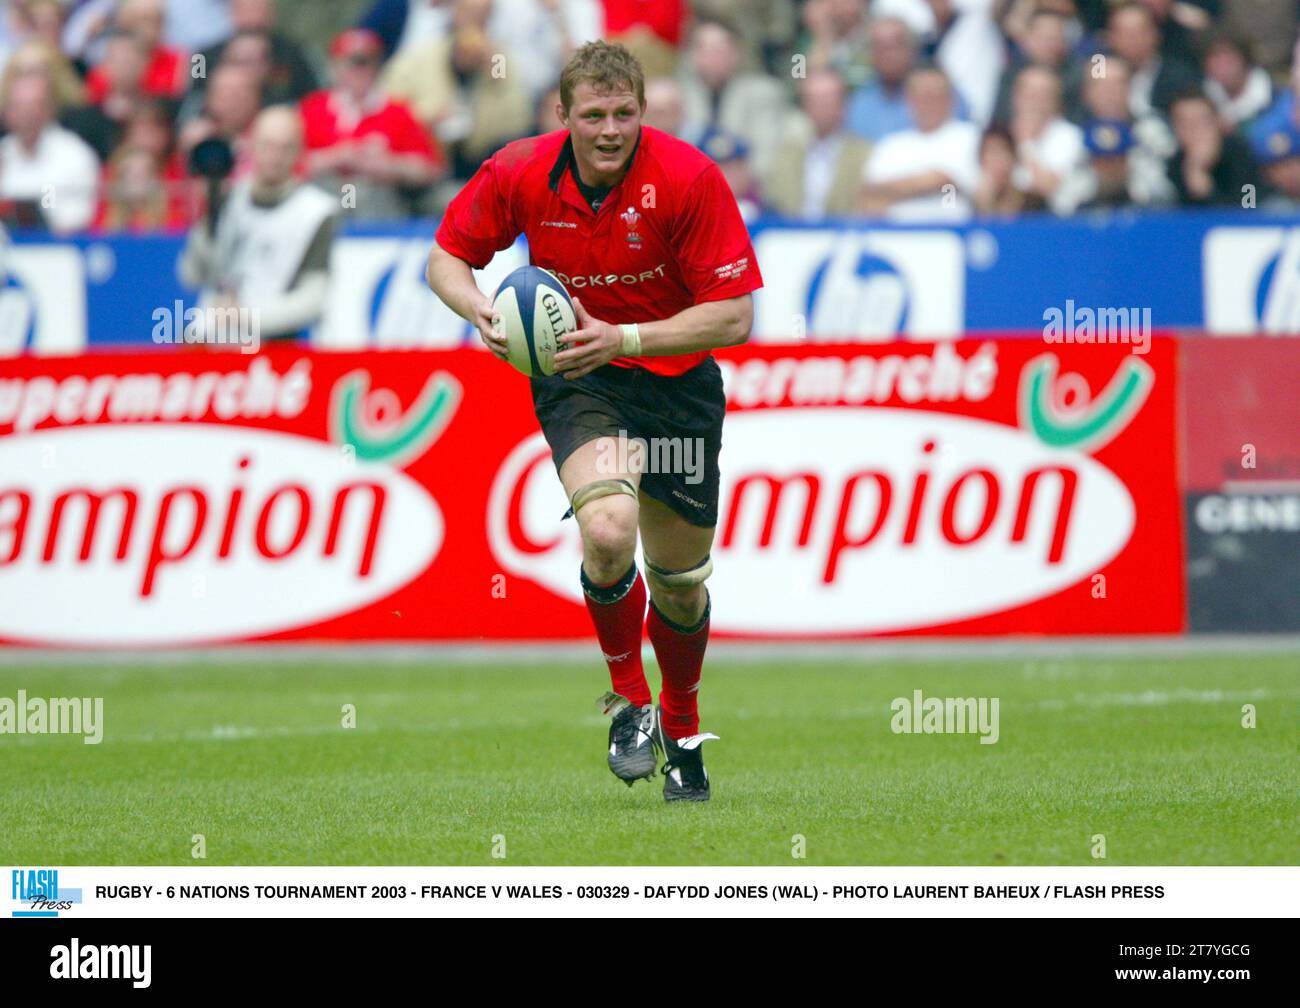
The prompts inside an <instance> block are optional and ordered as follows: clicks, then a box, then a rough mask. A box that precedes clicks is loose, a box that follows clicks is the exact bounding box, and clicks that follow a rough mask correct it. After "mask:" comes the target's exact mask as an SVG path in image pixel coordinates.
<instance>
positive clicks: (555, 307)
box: [492, 266, 578, 375]
mask: <svg viewBox="0 0 1300 1008" xmlns="http://www.w3.org/2000/svg"><path fill="white" fill-rule="evenodd" d="M492 310H493V313H494V321H495V323H496V325H497V327H498V330H499V331H500V332H501V333H502V335H504V336H505V338H506V343H507V345H508V346H507V352H508V354H509V357H510V363H511V365H513V366H514V368H515V370H516V371H520V372H522V373H523V374H526V375H552V374H555V354H556V353H557V352H558V351H559V349H560V347H559V346H558V345H557V343H556V340H557V339H558V338H559V337H560V336H563V335H564V334H565V333H569V332H573V331H574V330H575V329H577V328H578V319H577V316H576V315H575V314H574V312H573V302H572V301H570V300H569V294H568V292H567V291H566V290H565V289H564V284H562V283H560V281H559V279H557V278H556V276H555V274H554V273H551V272H549V271H548V270H544V269H542V268H541V267H540V266H520V267H519V268H518V269H517V270H515V271H514V272H513V273H511V274H510V275H509V276H508V277H506V278H505V279H504V280H503V281H501V286H500V287H498V288H497V292H496V294H495V295H494V296H493V298H492Z"/></svg>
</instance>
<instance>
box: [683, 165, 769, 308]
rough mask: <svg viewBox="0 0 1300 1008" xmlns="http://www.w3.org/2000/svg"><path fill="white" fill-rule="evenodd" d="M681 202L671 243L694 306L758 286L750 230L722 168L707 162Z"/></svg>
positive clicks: (745, 291)
mask: <svg viewBox="0 0 1300 1008" xmlns="http://www.w3.org/2000/svg"><path fill="white" fill-rule="evenodd" d="M683 200H684V205H683V207H682V211H681V214H680V215H679V217H678V221H677V228H676V231H675V233H674V235H673V244H674V246H675V247H676V248H677V250H678V252H679V259H678V262H679V265H680V268H681V271H682V277H683V279H684V280H685V282H686V286H687V288H689V290H690V291H691V293H692V294H693V295H694V296H695V302H696V304H699V303H700V302H702V301H722V300H724V299H726V298H733V297H739V296H740V295H741V294H748V293H749V292H750V291H755V290H758V288H760V287H762V286H763V277H762V275H761V274H760V273H759V271H758V261H757V259H756V258H755V257H754V246H753V245H752V244H751V243H750V240H749V231H748V229H747V228H746V227H745V222H744V221H743V220H742V219H741V217H740V207H738V206H737V205H736V197H735V196H734V195H733V194H732V192H731V187H730V186H729V185H728V184H727V180H726V178H725V177H724V176H723V174H722V169H720V168H719V167H718V166H717V165H716V164H710V165H709V166H708V167H707V168H705V169H704V171H703V172H701V173H700V175H699V177H698V178H696V180H695V181H694V182H692V183H691V185H690V187H689V189H688V190H687V191H686V193H684V194H683Z"/></svg>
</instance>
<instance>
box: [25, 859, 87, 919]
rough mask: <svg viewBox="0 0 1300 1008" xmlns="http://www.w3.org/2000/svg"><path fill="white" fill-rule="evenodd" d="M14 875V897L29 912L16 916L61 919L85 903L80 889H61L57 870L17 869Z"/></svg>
mask: <svg viewBox="0 0 1300 1008" xmlns="http://www.w3.org/2000/svg"><path fill="white" fill-rule="evenodd" d="M9 876H10V893H9V895H10V898H11V899H12V900H13V901H14V902H15V903H18V904H20V905H22V906H23V907H24V908H25V909H20V910H15V911H13V916H14V917H57V916H59V911H60V910H71V909H72V904H73V903H80V902H81V890H80V889H60V888H59V870H58V869H57V868H14V869H12V870H11V871H10V873H9Z"/></svg>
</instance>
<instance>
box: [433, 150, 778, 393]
mask: <svg viewBox="0 0 1300 1008" xmlns="http://www.w3.org/2000/svg"><path fill="white" fill-rule="evenodd" d="M572 158H573V144H572V141H571V140H570V139H569V133H568V130H557V131H556V132H554V133H546V134H543V135H542V136H538V137H530V138H528V139H526V140H518V141H516V142H514V143H512V144H508V145H507V146H505V147H503V148H502V149H501V150H500V151H498V152H497V153H496V154H495V155H493V156H492V157H491V158H489V159H488V160H487V161H485V162H484V163H483V164H482V165H481V166H480V167H479V170H478V171H477V172H475V173H474V177H473V178H472V179H470V180H469V182H468V183H467V184H466V185H465V188H463V189H462V190H461V191H460V192H459V193H458V194H457V195H456V198H455V199H453V200H452V201H451V205H450V206H448V207H447V213H446V215H445V216H444V217H443V219H442V224H441V225H440V226H439V228H438V234H437V240H438V244H439V245H440V246H441V247H442V248H444V249H446V250H447V251H448V252H450V253H451V254H452V255H454V256H456V257H457V258H459V259H463V260H465V262H467V263H469V264H470V265H471V266H474V267H476V268H479V269H481V268H483V267H484V266H486V265H487V264H488V262H489V261H490V260H491V258H492V256H493V255H494V254H495V253H496V252H498V251H500V250H501V249H504V248H508V247H509V246H510V245H511V243H512V242H514V240H515V239H516V238H517V237H518V236H519V235H520V234H523V235H524V236H525V237H526V238H527V239H528V250H529V258H530V259H531V260H532V262H533V264H534V265H536V266H540V267H542V268H543V269H548V270H550V271H551V272H552V273H555V274H556V275H557V276H558V277H559V278H560V280H561V281H562V282H563V283H564V286H565V287H566V288H567V289H568V291H569V293H570V294H571V295H576V296H577V297H579V298H581V299H582V303H583V305H584V306H585V307H586V309H587V311H588V312H590V313H591V314H592V316H594V317H595V318H598V319H600V320H601V321H603V322H611V323H614V324H616V325H617V324H619V323H625V322H649V321H655V320H662V319H666V318H671V317H672V316H673V315H676V314H677V313H678V312H680V311H683V310H685V309H686V308H689V307H691V305H695V304H700V303H702V302H704V301H722V300H725V299H726V298H733V297H739V296H740V295H741V294H748V293H749V292H750V291H754V290H757V289H758V288H759V287H762V286H763V278H762V276H761V275H760V273H759V271H758V263H757V261H756V260H755V258H754V248H753V246H752V245H751V244H750V241H749V232H748V231H747V230H746V229H745V224H744V222H743V221H742V220H741V219H740V210H739V209H738V208H737V206H736V199H735V197H734V196H733V195H732V193H731V189H730V188H729V187H728V185H727V180H726V179H725V178H723V176H722V172H721V170H719V168H718V166H717V165H716V164H714V163H713V161H712V160H711V159H710V158H709V157H708V156H707V155H706V154H704V153H703V152H701V151H699V150H697V149H696V148H694V147H692V146H691V145H690V144H688V143H686V142H685V141H682V140H678V139H677V138H676V137H674V136H672V135H670V134H668V133H664V132H662V131H660V130H657V129H655V128H653V127H651V126H642V127H641V136H640V138H639V139H638V141H637V145H636V147H635V149H634V150H633V152H632V155H631V159H632V161H631V165H630V166H629V168H628V171H627V174H626V175H624V177H623V180H622V181H621V182H620V183H619V184H618V185H616V186H615V187H614V188H613V189H612V190H610V193H609V195H608V196H607V197H606V198H605V200H604V202H602V203H601V205H600V210H599V211H598V212H596V213H593V212H592V210H591V207H590V206H589V205H588V203H587V201H586V200H585V199H583V197H582V194H581V193H580V192H579V191H578V186H577V183H576V182H574V180H573V176H572V174H571V173H570V171H569V162H570V160H571V159H572ZM708 355H709V352H708V351H707V350H699V351H696V352H694V353H686V354H675V355H673V356H669V357H620V358H619V359H617V360H615V361H613V362H612V363H614V364H617V365H619V366H620V367H642V368H645V369H646V370H648V371H653V372H655V373H656V374H663V375H676V374H682V373H683V372H685V371H689V370H690V369H691V368H693V367H695V366H696V365H697V364H699V363H700V361H702V360H704V358H706V357H707V356H708Z"/></svg>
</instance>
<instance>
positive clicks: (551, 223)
mask: <svg viewBox="0 0 1300 1008" xmlns="http://www.w3.org/2000/svg"><path fill="white" fill-rule="evenodd" d="M577 226H578V225H577V224H575V223H573V221H562V220H544V221H542V227H562V228H576V227H577Z"/></svg>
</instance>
